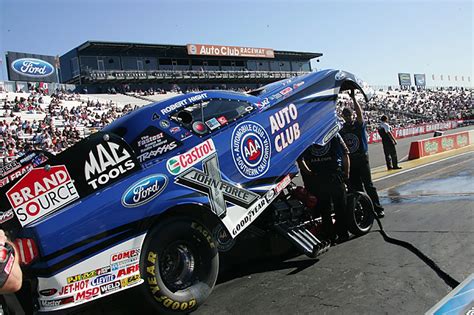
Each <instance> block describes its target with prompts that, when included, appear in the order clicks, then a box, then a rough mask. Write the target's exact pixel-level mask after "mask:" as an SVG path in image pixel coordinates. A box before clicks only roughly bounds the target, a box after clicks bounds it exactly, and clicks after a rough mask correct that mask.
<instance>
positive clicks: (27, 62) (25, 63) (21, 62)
mask: <svg viewBox="0 0 474 315" xmlns="http://www.w3.org/2000/svg"><path fill="white" fill-rule="evenodd" d="M11 66H12V69H13V71H15V72H16V73H19V74H22V75H26V76H28V77H38V78H41V77H47V76H49V75H51V74H53V73H54V67H53V65H52V64H50V63H49V62H46V61H44V60H41V59H35V58H21V59H17V60H15V61H13V62H12V64H11Z"/></svg>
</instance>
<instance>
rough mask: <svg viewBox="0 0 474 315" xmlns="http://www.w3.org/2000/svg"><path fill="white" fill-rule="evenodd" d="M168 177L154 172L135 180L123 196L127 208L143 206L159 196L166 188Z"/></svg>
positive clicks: (123, 203)
mask: <svg viewBox="0 0 474 315" xmlns="http://www.w3.org/2000/svg"><path fill="white" fill-rule="evenodd" d="M167 184H168V177H166V175H163V174H154V175H150V176H148V177H146V178H143V179H141V180H139V181H138V182H135V183H134V184H133V185H132V186H130V188H128V189H127V191H125V193H124V194H123V196H122V205H123V206H124V207H126V208H133V207H138V206H141V205H143V204H145V203H147V202H150V201H151V200H153V199H155V198H156V197H158V195H159V194H161V192H162V191H163V190H164V189H165V188H166V185H167Z"/></svg>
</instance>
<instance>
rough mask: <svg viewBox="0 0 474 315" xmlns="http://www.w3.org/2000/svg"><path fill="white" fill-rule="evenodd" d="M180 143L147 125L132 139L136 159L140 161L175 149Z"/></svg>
mask: <svg viewBox="0 0 474 315" xmlns="http://www.w3.org/2000/svg"><path fill="white" fill-rule="evenodd" d="M174 128H179V127H174ZM171 129H173V128H171ZM180 145H181V142H180V141H178V140H176V139H174V138H172V137H171V136H169V135H168V134H166V133H165V132H163V131H162V130H160V129H158V128H156V127H154V126H149V127H147V128H146V129H145V130H144V131H143V132H142V133H141V134H140V135H139V136H138V137H137V138H135V139H134V140H133V141H132V147H133V149H134V150H135V153H136V154H137V159H138V161H140V163H143V162H145V161H147V160H150V159H153V158H156V157H159V156H161V155H163V154H165V153H167V152H170V151H172V150H174V149H176V148H177V147H179V146H180Z"/></svg>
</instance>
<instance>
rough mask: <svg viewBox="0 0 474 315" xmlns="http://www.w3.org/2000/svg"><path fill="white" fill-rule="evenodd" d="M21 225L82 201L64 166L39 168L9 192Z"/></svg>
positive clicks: (33, 170)
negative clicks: (76, 201) (74, 202)
mask: <svg viewBox="0 0 474 315" xmlns="http://www.w3.org/2000/svg"><path fill="white" fill-rule="evenodd" d="M7 198H8V201H9V202H10V204H11V205H12V207H13V211H15V213H16V216H17V218H18V220H19V221H20V224H21V226H25V225H27V224H28V223H31V222H32V221H35V220H37V219H39V218H41V217H43V216H45V215H47V214H49V213H52V212H54V211H56V210H59V209H61V208H62V207H64V206H65V205H67V204H69V203H71V202H73V201H74V200H77V199H79V194H78V192H77V190H76V187H75V186H74V183H73V180H72V179H71V177H70V176H69V172H68V170H67V168H66V166H64V165H56V166H51V167H50V168H35V169H32V170H31V171H30V172H29V173H28V174H27V175H25V176H24V177H23V178H22V179H20V180H19V181H18V182H17V183H16V184H15V185H14V186H13V187H12V188H10V189H9V190H8V191H7Z"/></svg>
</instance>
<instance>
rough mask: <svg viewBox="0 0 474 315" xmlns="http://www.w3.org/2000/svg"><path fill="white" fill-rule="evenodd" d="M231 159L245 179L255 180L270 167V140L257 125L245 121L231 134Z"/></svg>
mask: <svg viewBox="0 0 474 315" xmlns="http://www.w3.org/2000/svg"><path fill="white" fill-rule="evenodd" d="M231 146H232V158H233V159H234V163H235V165H236V166H237V169H238V170H239V172H240V174H242V176H244V177H245V178H248V179H252V178H257V177H260V176H262V175H263V174H265V173H266V172H267V171H268V169H269V167H270V156H271V147H270V138H269V136H268V134H267V132H266V131H265V129H264V128H263V127H262V126H260V125H259V124H257V123H255V122H252V121H247V122H243V123H241V124H239V125H238V126H237V127H235V129H234V132H233V133H232V143H231Z"/></svg>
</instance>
